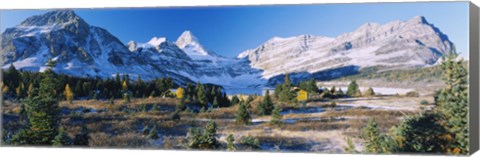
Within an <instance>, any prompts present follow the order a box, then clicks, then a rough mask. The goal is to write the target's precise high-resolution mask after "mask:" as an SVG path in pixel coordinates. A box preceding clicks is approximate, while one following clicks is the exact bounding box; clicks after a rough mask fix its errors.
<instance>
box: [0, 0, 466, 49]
mask: <svg viewBox="0 0 480 157" xmlns="http://www.w3.org/2000/svg"><path fill="white" fill-rule="evenodd" d="M47 11H49V10H2V11H0V23H1V24H0V28H1V32H3V31H4V30H5V29H6V28H8V27H13V26H15V25H17V24H19V23H20V22H21V21H23V20H25V19H26V18H27V17H29V16H32V15H38V14H42V13H45V12H47ZM75 12H76V13H77V15H79V16H80V17H82V18H83V19H84V20H85V21H87V23H89V24H90V25H94V26H99V27H102V28H105V29H107V30H108V31H109V32H110V33H112V34H113V35H114V36H116V37H118V38H119V39H120V40H121V41H122V42H124V43H127V42H128V41H130V40H134V41H136V42H139V43H143V42H147V41H148V40H150V39H151V38H152V37H167V39H168V40H170V41H175V40H176V39H177V38H178V36H179V35H180V34H181V33H182V32H183V31H185V30H190V31H191V32H192V33H193V34H194V35H195V36H196V37H197V38H198V39H199V41H200V43H201V44H202V45H204V46H205V47H207V48H209V49H211V50H213V51H215V52H216V53H218V54H220V55H223V56H227V57H234V56H237V55H238V54H239V53H240V52H242V51H244V50H247V49H252V48H256V47H257V46H259V45H261V44H262V43H263V42H265V41H267V40H268V39H270V38H272V37H274V36H278V37H290V36H297V35H302V34H312V35H322V36H328V37H336V36H338V35H340V34H343V33H347V32H351V31H354V30H355V29H356V28H358V27H359V26H361V25H363V24H365V23H367V22H375V23H380V24H385V23H388V22H390V21H394V20H404V21H405V20H409V19H411V18H413V17H415V16H417V15H422V16H425V18H426V19H427V21H428V22H429V23H432V24H434V25H435V26H436V27H438V28H439V29H440V30H441V31H442V32H443V33H445V34H447V36H448V37H449V39H450V40H451V41H452V42H453V43H454V44H455V46H456V48H457V51H458V52H461V53H462V54H461V55H462V56H464V57H468V2H420V3H359V4H316V5H263V6H228V7H173V8H169V7H163V8H141V9H140V8H136V9H127V8H121V9H120V8H118V9H113V8H111V9H100V8H97V9H76V10H75Z"/></svg>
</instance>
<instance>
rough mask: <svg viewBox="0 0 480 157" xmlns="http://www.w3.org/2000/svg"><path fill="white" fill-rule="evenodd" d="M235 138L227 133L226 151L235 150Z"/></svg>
mask: <svg viewBox="0 0 480 157" xmlns="http://www.w3.org/2000/svg"><path fill="white" fill-rule="evenodd" d="M234 141H235V139H234V138H233V135H232V134H228V136H227V150H228V151H235V150H237V148H235V144H234V143H233V142H234Z"/></svg>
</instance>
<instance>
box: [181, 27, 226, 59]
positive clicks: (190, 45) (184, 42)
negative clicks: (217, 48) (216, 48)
mask: <svg viewBox="0 0 480 157" xmlns="http://www.w3.org/2000/svg"><path fill="white" fill-rule="evenodd" d="M175 43H176V44H177V46H178V47H180V48H181V49H182V50H183V51H184V52H185V53H186V54H187V55H188V56H189V57H190V58H192V59H194V60H216V59H218V58H219V57H221V56H219V55H217V54H216V53H215V52H213V51H211V50H208V49H206V48H205V47H204V46H203V45H201V44H200V42H199V41H198V39H197V37H195V36H194V35H193V34H192V32H190V31H188V30H187V31H184V32H183V33H182V34H181V35H180V36H179V37H178V39H177V41H176V42H175Z"/></svg>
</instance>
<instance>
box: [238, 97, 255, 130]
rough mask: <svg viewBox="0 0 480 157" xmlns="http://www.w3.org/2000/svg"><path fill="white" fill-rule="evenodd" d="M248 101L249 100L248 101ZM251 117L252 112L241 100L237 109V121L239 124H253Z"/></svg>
mask: <svg viewBox="0 0 480 157" xmlns="http://www.w3.org/2000/svg"><path fill="white" fill-rule="evenodd" d="M246 103H248V102H246ZM251 120H252V119H251V117H250V114H249V113H248V110H247V106H246V104H245V102H241V103H240V106H239V108H238V110H237V113H236V122H237V123H239V124H245V125H248V124H251V123H252V122H251Z"/></svg>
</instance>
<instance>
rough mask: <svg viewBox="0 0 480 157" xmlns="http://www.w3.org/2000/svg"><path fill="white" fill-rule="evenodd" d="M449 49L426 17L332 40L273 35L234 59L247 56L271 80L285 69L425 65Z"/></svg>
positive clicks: (309, 70) (375, 26)
mask: <svg viewBox="0 0 480 157" xmlns="http://www.w3.org/2000/svg"><path fill="white" fill-rule="evenodd" d="M451 52H453V44H452V43H451V42H450V41H449V40H448V37H447V36H446V35H445V34H443V33H442V32H440V31H439V29H438V28H436V27H435V26H433V25H432V24H429V23H428V22H427V21H426V19H425V18H424V17H422V16H417V17H414V18H412V19H410V20H408V21H393V22H390V23H387V24H384V25H380V24H377V23H367V24H364V25H362V26H360V27H359V28H357V29H356V30H355V31H353V32H349V33H344V34H342V35H339V36H338V37H336V38H328V37H322V36H312V35H301V36H296V37H290V38H278V37H275V38H272V39H270V40H268V41H267V42H265V43H264V44H262V45H260V46H259V47H257V48H255V49H250V50H247V51H244V52H242V53H240V54H239V55H238V58H247V59H248V60H250V61H251V65H252V67H254V68H257V69H262V70H263V73H262V77H263V78H264V79H270V78H272V77H275V76H278V75H282V74H285V73H287V72H288V73H301V74H303V75H305V73H304V72H307V73H308V74H310V75H308V77H310V76H312V75H314V74H315V73H317V72H322V71H325V70H329V69H337V68H342V67H348V66H351V67H358V68H364V67H371V66H386V67H397V68H408V67H425V66H428V65H432V64H435V63H436V61H437V60H438V59H439V58H440V57H441V56H442V55H443V54H446V55H448V54H449V53H451ZM358 68H357V69H358Z"/></svg>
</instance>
